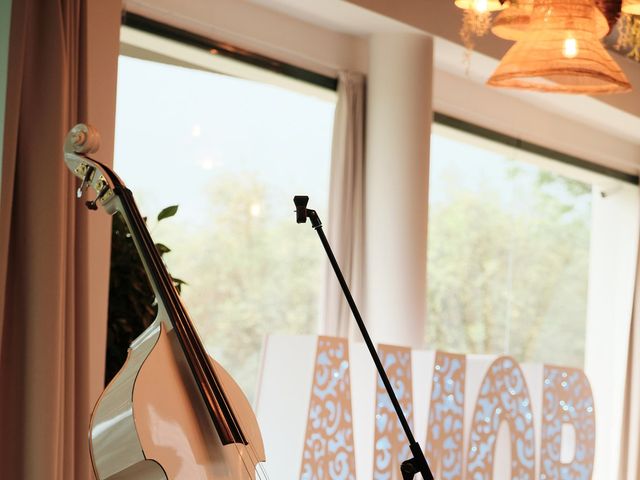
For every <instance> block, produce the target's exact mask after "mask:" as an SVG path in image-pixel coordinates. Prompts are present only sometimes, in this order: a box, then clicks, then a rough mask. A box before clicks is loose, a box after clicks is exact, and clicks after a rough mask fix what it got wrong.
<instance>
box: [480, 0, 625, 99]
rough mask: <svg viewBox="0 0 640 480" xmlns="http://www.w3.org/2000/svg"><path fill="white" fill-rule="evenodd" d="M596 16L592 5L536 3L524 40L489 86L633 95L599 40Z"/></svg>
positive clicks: (583, 0)
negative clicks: (628, 93) (626, 93)
mask: <svg viewBox="0 0 640 480" xmlns="http://www.w3.org/2000/svg"><path fill="white" fill-rule="evenodd" d="M596 12H597V11H596V8H595V6H594V4H593V0H535V2H534V6H533V11H532V13H531V23H530V26H529V28H528V29H527V31H526V34H525V36H524V37H523V38H522V39H520V40H518V41H517V42H516V43H515V45H513V46H512V47H511V49H510V50H509V51H508V52H507V53H506V55H505V56H504V57H503V59H502V61H501V62H500V65H498V68H497V69H496V71H495V72H494V73H493V75H492V76H491V78H489V80H488V82H487V83H488V84H489V85H492V86H496V87H512V88H520V89H525V90H538V91H543V92H559V93H586V94H602V93H618V92H626V91H629V90H630V89H631V85H630V84H629V81H628V80H627V78H626V77H625V75H624V73H623V72H622V70H621V69H620V67H618V65H617V64H616V63H615V62H614V61H613V59H612V58H611V56H610V55H609V54H608V53H607V52H606V51H605V49H604V47H603V46H602V44H601V43H600V41H599V40H598V38H597V35H596V33H595V29H596V24H597V17H596Z"/></svg>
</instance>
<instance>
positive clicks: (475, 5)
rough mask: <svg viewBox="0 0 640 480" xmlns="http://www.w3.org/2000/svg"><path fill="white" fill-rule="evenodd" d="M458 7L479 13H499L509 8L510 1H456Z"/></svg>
mask: <svg viewBox="0 0 640 480" xmlns="http://www.w3.org/2000/svg"><path fill="white" fill-rule="evenodd" d="M455 3H456V7H458V8H462V9H463V10H475V11H476V12H478V13H487V12H497V11H498V10H503V9H505V8H507V7H508V6H509V0H506V1H504V0H502V1H500V0H455Z"/></svg>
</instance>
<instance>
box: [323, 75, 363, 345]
mask: <svg viewBox="0 0 640 480" xmlns="http://www.w3.org/2000/svg"><path fill="white" fill-rule="evenodd" d="M364 85H365V82H364V77H363V76H362V75H360V74H358V73H352V72H341V73H340V74H339V77H338V103H337V104H336V113H335V121H334V127H333V145H332V151H331V180H330V184H329V185H330V187H329V188H330V191H329V213H328V222H327V225H328V227H327V237H328V238H329V242H330V243H331V245H332V247H333V250H334V253H335V255H336V258H337V260H338V263H339V264H340V268H341V269H342V273H343V274H344V278H345V280H346V281H347V284H348V285H349V287H350V289H351V293H352V294H353V297H354V299H355V301H356V303H358V306H360V305H362V294H363V291H364V290H363V284H362V282H363V280H364V278H363V269H364V265H363V259H364V119H365V118H364V110H365V92H364V88H365V87H364ZM321 319H322V322H323V326H322V328H321V331H322V332H323V334H325V335H335V336H342V337H345V336H348V335H349V332H350V331H353V330H352V324H353V320H352V319H351V311H350V310H349V305H348V304H347V302H346V300H345V299H344V296H343V295H342V290H341V289H340V284H339V283H338V281H337V280H336V278H335V275H334V273H333V270H332V269H331V266H330V265H329V263H328V261H327V274H326V281H325V294H324V308H323V312H322V316H321Z"/></svg>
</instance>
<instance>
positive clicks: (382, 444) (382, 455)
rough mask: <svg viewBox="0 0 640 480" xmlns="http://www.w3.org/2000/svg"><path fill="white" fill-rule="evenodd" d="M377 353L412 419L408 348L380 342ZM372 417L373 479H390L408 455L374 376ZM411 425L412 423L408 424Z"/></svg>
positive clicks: (404, 439) (393, 414)
mask: <svg viewBox="0 0 640 480" xmlns="http://www.w3.org/2000/svg"><path fill="white" fill-rule="evenodd" d="M378 353H379V355H380V360H381V361H382V365H384V369H385V371H386V372H387V376H388V377H389V381H390V382H391V385H393V389H394V392H395V394H396V397H398V402H400V406H401V407H402V411H403V412H404V415H405V416H406V417H407V422H409V426H411V425H412V423H413V388H412V385H411V349H410V348H406V347H396V346H392V345H380V346H379V347H378ZM375 411H376V419H375V437H374V444H373V445H374V447H373V478H374V480H391V479H392V478H398V476H399V475H400V464H401V463H402V462H403V461H405V460H408V459H409V458H410V457H411V452H410V451H409V445H408V443H407V437H406V436H405V433H404V431H403V430H402V426H401V425H400V421H399V420H398V416H397V415H396V411H395V409H394V408H393V405H392V404H391V399H390V398H389V395H388V394H387V390H386V389H385V388H384V384H383V383H382V380H381V379H380V376H378V386H377V388H376V410H375ZM412 428H413V427H412Z"/></svg>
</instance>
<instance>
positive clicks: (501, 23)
mask: <svg viewBox="0 0 640 480" xmlns="http://www.w3.org/2000/svg"><path fill="white" fill-rule="evenodd" d="M533 2H534V0H518V2H517V3H513V4H511V6H510V7H509V8H507V9H506V10H503V11H502V12H500V13H499V14H498V16H497V17H496V19H495V20H494V21H493V24H492V26H491V33H493V34H494V35H495V36H496V37H500V38H504V39H505V40H511V41H517V40H520V39H521V38H522V37H523V36H524V34H525V32H526V31H527V29H528V28H529V24H530V23H531V13H532V12H533ZM638 2H640V0H638ZM609 30H610V26H609V22H608V21H607V18H606V17H605V16H604V14H603V13H602V12H601V11H600V10H597V9H596V34H597V36H598V38H604V37H606V36H607V34H608V33H609Z"/></svg>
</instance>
